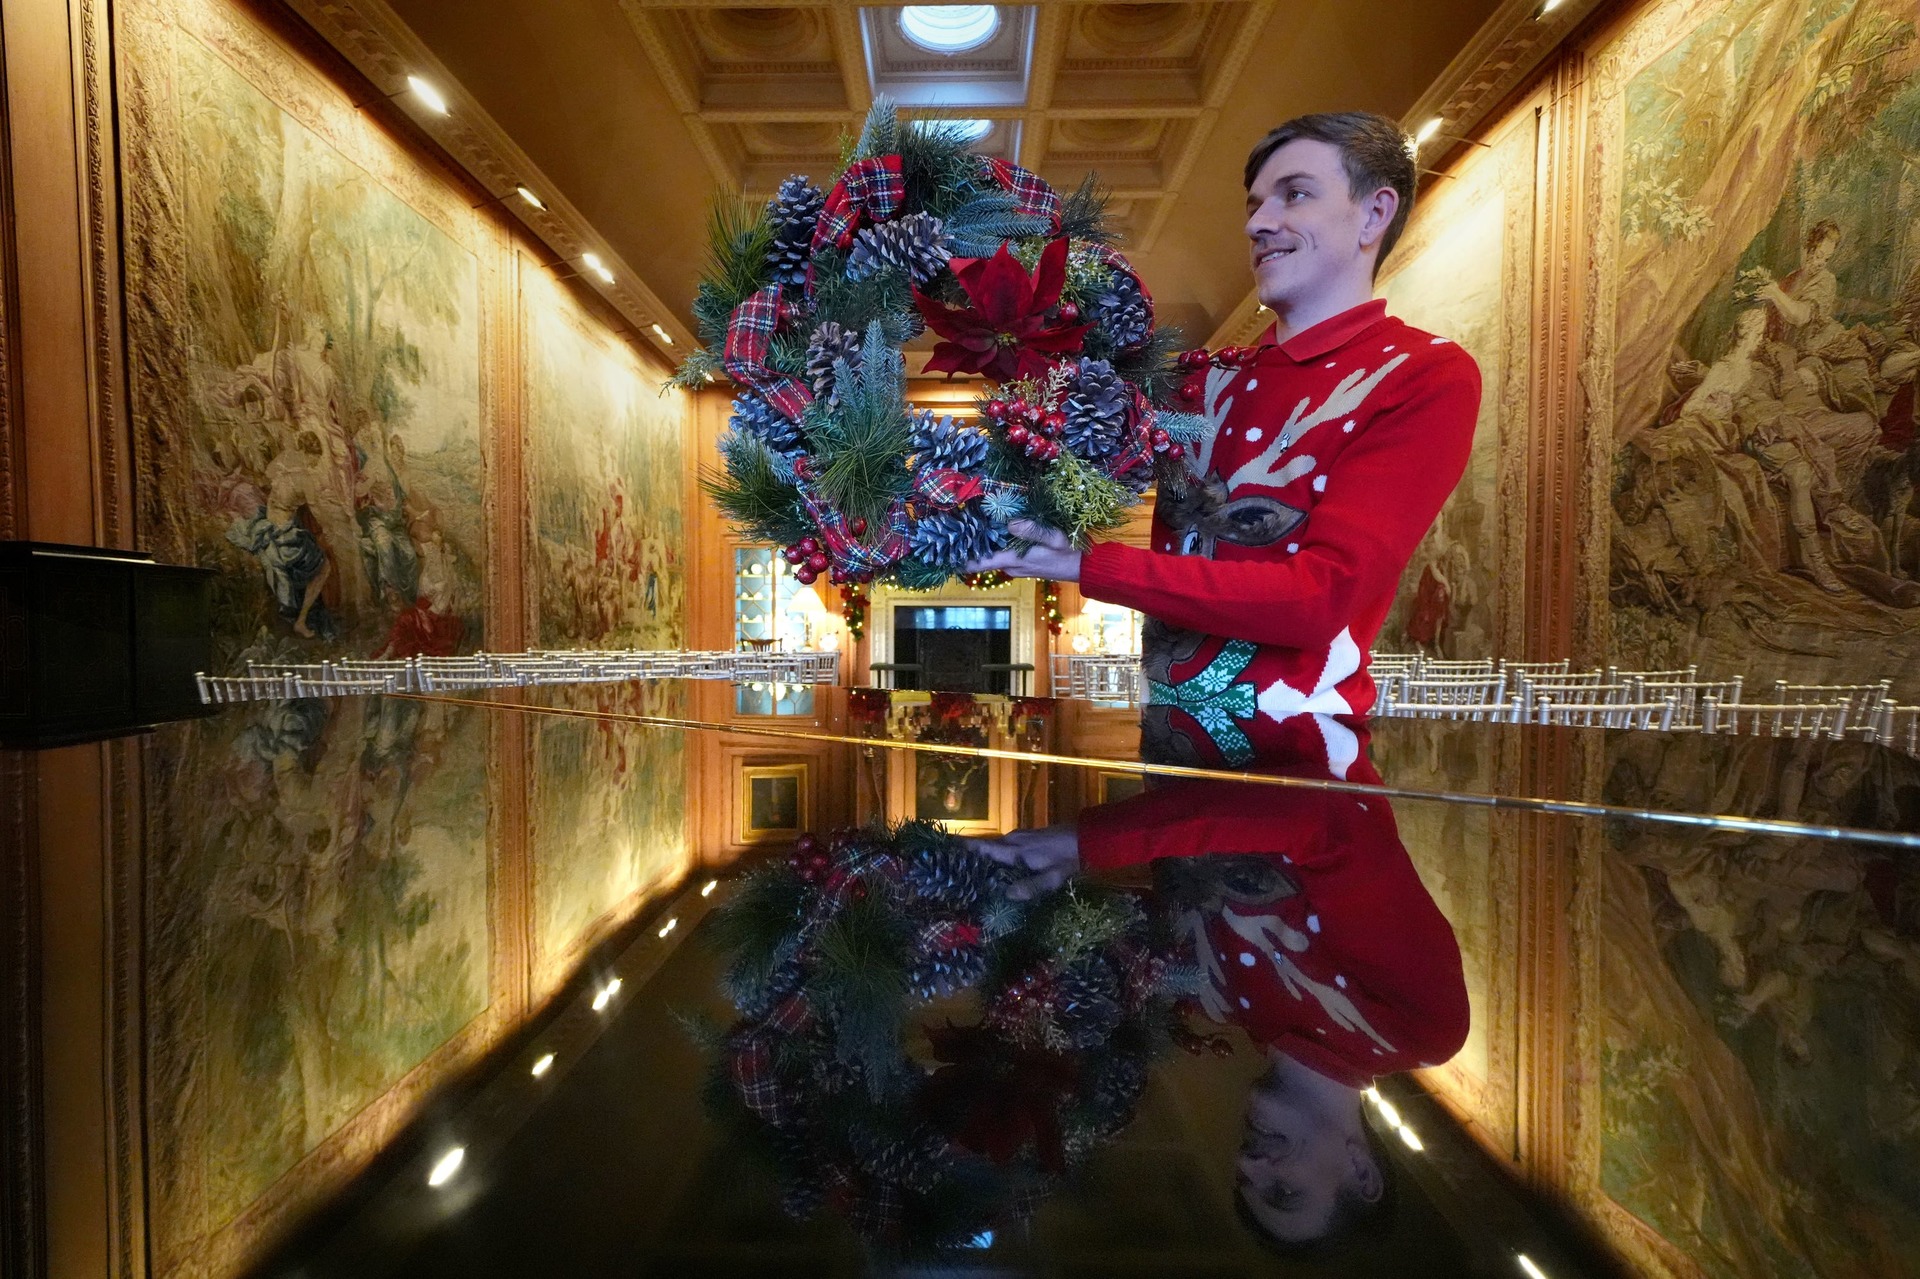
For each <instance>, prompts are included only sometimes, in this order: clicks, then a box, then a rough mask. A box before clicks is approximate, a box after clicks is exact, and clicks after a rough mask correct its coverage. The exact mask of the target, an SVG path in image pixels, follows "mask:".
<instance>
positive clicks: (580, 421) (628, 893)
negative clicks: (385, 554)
mask: <svg viewBox="0 0 1920 1279" xmlns="http://www.w3.org/2000/svg"><path fill="white" fill-rule="evenodd" d="M522 277H523V279H524V280H525V281H526V283H525V285H524V291H523V296H522V303H523V316H524V325H525V329H524V332H525V343H524V349H525V352H526V357H525V358H526V363H527V376H526V430H525V439H526V440H527V466H526V474H527V484H528V491H529V494H530V502H531V508H532V534H533V546H534V551H533V556H532V558H531V560H530V561H529V573H530V576H531V578H532V580H530V581H529V583H528V593H529V596H530V597H531V598H532V599H534V600H535V601H537V604H536V610H537V613H536V617H537V620H536V628H535V633H536V634H537V635H538V637H539V643H540V644H541V645H542V646H543V647H548V648H605V647H633V648H679V647H682V646H683V645H684V643H685V636H686V627H687V619H686V564H687V557H686V554H685V547H686V529H687V524H686V515H685V511H684V509H683V502H682V492H683V481H684V476H685V470H684V468H685V465H686V463H685V457H684V428H683V422H684V418H685V416H686V415H687V414H689V413H690V412H691V406H690V405H689V403H688V401H687V398H686V396H685V395H683V394H682V393H680V392H677V391H675V392H669V393H668V394H666V395H664V396H663V395H662V394H661V392H660V390H659V384H660V380H661V377H662V374H660V373H658V372H654V371H652V370H650V369H648V368H647V367H646V366H645V365H643V364H642V363H641V362H640V359H639V357H638V356H637V355H635V353H634V352H633V350H632V348H630V347H629V346H627V345H626V344H625V343H623V342H621V341H620V340H618V339H617V338H615V337H613V336H612V335H610V334H609V333H607V332H606V331H605V330H604V329H603V328H601V327H600V326H598V325H597V324H595V323H594V322H593V321H592V320H591V319H590V318H589V317H588V316H586V315H585V314H584V312H582V311H581V309H580V307H579V304H578V303H577V302H575V301H574V300H573V299H572V298H571V297H569V296H567V295H566V294H565V292H564V291H563V290H562V289H560V288H559V287H558V286H557V285H554V284H552V283H550V282H548V281H546V280H545V279H544V278H541V277H537V276H531V275H530V274H529V273H528V272H524V271H523V273H522ZM553 701H554V704H555V705H560V706H567V707H574V708H579V709H587V710H599V711H605V712H610V713H617V714H644V715H670V716H671V715H683V714H684V713H685V701H686V699H685V695H684V691H683V690H682V689H681V688H680V687H679V686H678V685H676V684H673V683H663V682H660V681H648V682H646V683H641V684H633V685H622V686H617V687H616V686H606V687H593V688H582V689H573V690H555V696H554V699H553ZM531 760H532V767H533V770H534V774H533V780H532V807H531V810H530V811H531V823H532V830H531V840H532V843H531V859H532V865H533V946H534V965H535V974H536V977H535V985H536V988H538V989H545V988H547V987H548V986H550V984H551V983H552V982H555V981H558V980H560V979H561V978H562V977H563V976H564V975H565V973H566V971H567V970H568V969H569V968H570V967H571V964H572V962H573V961H574V960H575V959H577V958H578V956H579V955H580V953H581V950H582V948H583V947H584V946H587V945H590V944H591V943H592V942H593V941H595V940H597V939H598V937H599V936H601V935H603V934H604V932H605V931H606V929H607V928H609V927H611V926H614V925H616V924H618V923H619V922H621V920H622V919H623V917H624V915H625V913H627V912H628V911H630V910H631V908H632V906H633V905H634V904H635V903H637V902H638V901H639V899H640V897H639V895H640V894H641V893H643V892H644V891H646V890H648V889H651V888H655V887H659V886H661V885H663V884H666V883H668V882H671V881H672V880H673V879H674V878H676V877H677V876H678V875H679V874H680V873H681V872H682V871H683V869H684V868H685V865H686V860H687V857H688V855H689V849H690V841H691V838H692V828H691V824H690V823H689V821H688V817H687V811H686V810H687V786H686V751H685V747H684V743H683V742H682V740H681V737H680V735H679V734H678V733H677V732H673V731H669V730H662V729H646V728H637V727H632V726H627V725H621V724H617V723H611V722H605V721H600V722H594V721H587V720H576V719H562V718H555V717H537V718H535V720H534V729H533V750H532V756H531Z"/></svg>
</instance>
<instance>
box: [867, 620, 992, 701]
mask: <svg viewBox="0 0 1920 1279" xmlns="http://www.w3.org/2000/svg"><path fill="white" fill-rule="evenodd" d="M893 653H894V658H893V660H894V661H895V662H896V663H899V664H900V667H901V669H900V671H899V672H898V676H897V678H896V682H895V684H894V687H895V688H926V689H932V690H934V691H936V692H942V693H1006V692H1010V691H1011V690H1010V689H1009V687H1008V684H1007V681H1008V679H1009V676H1010V672H1009V671H1008V670H1007V669H1006V668H1007V667H1008V665H1009V664H1010V663H1011V662H1012V660H1013V610H1012V609H1011V608H1009V607H1007V606H1006V605H1004V604H1003V605H998V606H995V605H987V606H985V607H982V606H979V605H954V604H933V605H922V606H919V607H912V606H909V605H904V604H902V605H896V606H895V607H894V610H893ZM915 667H918V668H919V669H917V670H916V669H914V668H915ZM994 667H998V668H999V669H997V670H996V669H991V668H994Z"/></svg>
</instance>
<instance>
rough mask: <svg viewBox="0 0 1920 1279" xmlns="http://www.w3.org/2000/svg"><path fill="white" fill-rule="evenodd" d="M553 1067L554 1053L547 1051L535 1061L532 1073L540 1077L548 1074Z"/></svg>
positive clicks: (536, 1077)
mask: <svg viewBox="0 0 1920 1279" xmlns="http://www.w3.org/2000/svg"><path fill="white" fill-rule="evenodd" d="M552 1069H553V1054H552V1053H547V1054H545V1055H544V1056H542V1057H541V1058H540V1060H539V1061H536V1062H534V1063H533V1071H532V1074H533V1077H534V1078H535V1079H538V1078H540V1076H542V1075H544V1074H546V1073H547V1072H548V1071H549V1070H552Z"/></svg>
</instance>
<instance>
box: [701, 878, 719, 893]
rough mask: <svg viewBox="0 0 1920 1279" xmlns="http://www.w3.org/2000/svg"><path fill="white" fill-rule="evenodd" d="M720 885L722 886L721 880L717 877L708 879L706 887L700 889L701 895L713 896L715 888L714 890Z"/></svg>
mask: <svg viewBox="0 0 1920 1279" xmlns="http://www.w3.org/2000/svg"><path fill="white" fill-rule="evenodd" d="M718 887H720V881H719V880H717V879H709V880H708V881H707V883H706V887H704V888H702V889H701V890H700V895H701V896H702V897H711V896H713V890H714V889H716V888H718Z"/></svg>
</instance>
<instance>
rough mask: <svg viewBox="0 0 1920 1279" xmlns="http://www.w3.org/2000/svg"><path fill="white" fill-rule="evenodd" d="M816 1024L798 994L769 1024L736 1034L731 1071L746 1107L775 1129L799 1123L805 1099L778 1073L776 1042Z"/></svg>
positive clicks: (729, 1064)
mask: <svg viewBox="0 0 1920 1279" xmlns="http://www.w3.org/2000/svg"><path fill="white" fill-rule="evenodd" d="M813 1023H814V1015H813V1006H812V1004H811V1003H809V1002H808V1000H807V997H806V994H805V993H804V992H796V993H795V994H792V995H789V996H787V997H786V998H785V999H783V1000H781V1001H780V1003H779V1004H778V1005H776V1006H775V1008H774V1010H773V1012H772V1013H770V1014H768V1016H767V1018H766V1020H765V1021H762V1022H761V1023H760V1024H759V1025H757V1026H753V1027H751V1028H750V1029H747V1030H744V1031H742V1032H740V1033H738V1034H736V1035H735V1036H734V1038H733V1043H732V1044H731V1046H730V1050H729V1055H728V1061H727V1071H728V1074H729V1075H731V1076H732V1079H733V1086H734V1089H735V1091H737V1092H738V1093H739V1094H740V1100H741V1102H742V1104H744V1105H745V1106H746V1108H747V1109H748V1110H751V1111H752V1112H753V1113H754V1114H756V1115H758V1116H760V1118H762V1119H764V1120H766V1121H767V1122H768V1123H770V1124H772V1125H773V1126H774V1127H775V1128H780V1127H784V1126H786V1125H788V1124H790V1123H793V1122H795V1120H797V1118H798V1117H799V1116H798V1112H799V1109H800V1106H801V1104H802V1101H803V1098H802V1097H801V1094H800V1090H799V1089H797V1088H795V1087H793V1086H792V1085H791V1084H789V1083H787V1082H785V1081H783V1080H782V1079H781V1078H780V1077H779V1075H778V1074H777V1073H776V1071H775V1070H774V1065H773V1046H774V1043H775V1042H776V1041H777V1040H779V1039H782V1038H785V1037H789V1036H792V1035H796V1034H799V1033H800V1032H801V1031H803V1030H806V1029H808V1028H810V1027H811V1026H812V1025H813Z"/></svg>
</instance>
